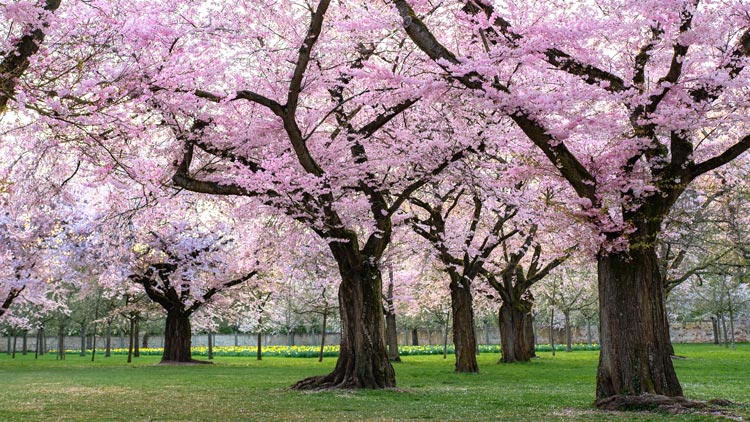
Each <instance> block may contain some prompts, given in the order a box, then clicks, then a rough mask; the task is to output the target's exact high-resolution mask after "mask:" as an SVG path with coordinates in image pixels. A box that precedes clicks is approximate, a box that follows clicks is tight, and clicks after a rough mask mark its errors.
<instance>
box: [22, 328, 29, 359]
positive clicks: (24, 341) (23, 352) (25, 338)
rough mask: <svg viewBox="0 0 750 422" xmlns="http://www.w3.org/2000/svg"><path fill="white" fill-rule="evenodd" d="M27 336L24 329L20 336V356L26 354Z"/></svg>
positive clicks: (27, 333)
mask: <svg viewBox="0 0 750 422" xmlns="http://www.w3.org/2000/svg"><path fill="white" fill-rule="evenodd" d="M28 336H29V332H28V331H26V330H24V331H23V337H22V338H21V356H26V353H27V352H28V346H29V345H28Z"/></svg>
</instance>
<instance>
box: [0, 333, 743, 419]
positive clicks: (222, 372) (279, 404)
mask: <svg viewBox="0 0 750 422" xmlns="http://www.w3.org/2000/svg"><path fill="white" fill-rule="evenodd" d="M676 349H677V353H678V354H681V355H684V356H686V357H687V359H684V360H678V361H675V365H676V367H677V371H678V375H679V377H680V380H681V381H682V385H683V387H684V389H685V393H686V395H687V396H688V397H690V398H694V399H702V400H705V399H710V398H713V397H723V398H727V399H729V400H732V401H735V402H744V403H745V404H742V405H738V406H735V407H734V408H733V409H732V411H733V412H734V413H736V414H738V415H741V416H742V417H744V418H745V419H750V405H749V404H750V345H748V344H741V345H739V346H738V349H737V350H736V351H731V350H725V349H723V348H720V347H718V346H714V345H677V347H676ZM597 356H598V352H586V351H580V352H573V353H564V352H558V353H557V356H555V357H552V356H551V354H550V353H540V359H536V360H534V361H533V362H531V363H529V364H515V365H498V364H496V362H497V360H498V358H499V355H498V354H493V353H483V354H481V355H480V356H479V364H480V371H481V373H480V374H477V375H462V374H456V373H454V372H453V361H452V358H453V356H449V357H448V360H447V361H445V360H443V359H442V357H441V356H406V357H404V362H403V363H400V364H396V366H395V367H396V374H397V381H398V385H399V388H398V389H397V390H391V391H356V392H352V391H329V392H307V393H302V392H295V391H289V390H287V389H286V387H288V386H289V385H291V384H292V383H294V382H295V381H297V380H299V379H301V378H304V377H307V376H311V375H316V374H323V373H326V372H328V371H330V370H331V369H332V367H333V364H334V363H335V358H327V359H326V360H325V361H324V362H323V363H318V362H317V360H315V359H307V358H264V360H263V361H260V362H259V361H256V360H255V359H253V358H247V357H219V358H217V359H216V360H215V364H214V365H198V366H180V367H175V366H155V364H156V363H157V362H158V360H159V359H158V357H156V356H144V357H141V358H138V359H136V361H135V362H134V363H133V364H127V363H126V362H125V357H124V356H115V357H112V358H109V359H104V358H99V357H97V361H96V362H94V363H91V362H90V361H89V359H90V358H86V359H84V358H81V357H78V356H74V355H68V357H67V358H66V360H65V361H55V359H54V356H51V355H47V356H45V357H44V358H40V359H39V360H36V361H35V360H34V356H33V355H27V356H20V355H19V356H17V357H16V359H15V360H11V359H10V357H8V356H6V355H4V354H3V355H2V356H0V382H1V383H2V389H0V421H8V422H10V421H23V422H27V421H87V422H88V421H256V420H258V421H261V420H262V421H423V420H435V421H456V420H460V421H461V422H468V421H495V420H502V421H508V420H518V421H545V422H547V421H570V420H586V421H625V420H628V421H662V420H664V421H667V420H675V421H676V420H679V421H698V420H717V419H718V417H716V416H710V415H681V416H671V415H662V414H653V413H639V414H636V413H615V412H600V411H597V410H596V409H595V408H594V407H593V405H592V403H593V399H594V388H595V386H594V381H595V376H596V361H597Z"/></svg>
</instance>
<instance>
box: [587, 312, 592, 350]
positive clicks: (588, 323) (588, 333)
mask: <svg viewBox="0 0 750 422" xmlns="http://www.w3.org/2000/svg"><path fill="white" fill-rule="evenodd" d="M591 338H592V335H591V319H590V318H586V344H587V345H588V346H589V347H591V346H592V344H593V341H592V339H591Z"/></svg>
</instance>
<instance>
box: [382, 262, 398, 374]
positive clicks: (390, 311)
mask: <svg viewBox="0 0 750 422" xmlns="http://www.w3.org/2000/svg"><path fill="white" fill-rule="evenodd" d="M385 304H386V306H387V309H386V312H385V339H386V342H387V343H388V359H390V360H391V361H392V362H401V357H400V356H399V355H398V331H397V330H398V327H397V326H396V309H395V307H394V305H393V269H392V268H391V269H389V270H388V295H387V296H386V298H385Z"/></svg>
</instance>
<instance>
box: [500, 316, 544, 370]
mask: <svg viewBox="0 0 750 422" xmlns="http://www.w3.org/2000/svg"><path fill="white" fill-rule="evenodd" d="M499 322H500V345H501V348H502V352H503V356H502V358H501V359H500V362H502V363H514V362H528V361H529V360H531V358H533V357H534V356H536V353H535V352H534V327H533V324H532V316H531V304H530V303H529V304H528V305H527V306H523V305H518V304H517V305H516V306H512V305H509V304H506V303H503V304H502V305H500V311H499Z"/></svg>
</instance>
